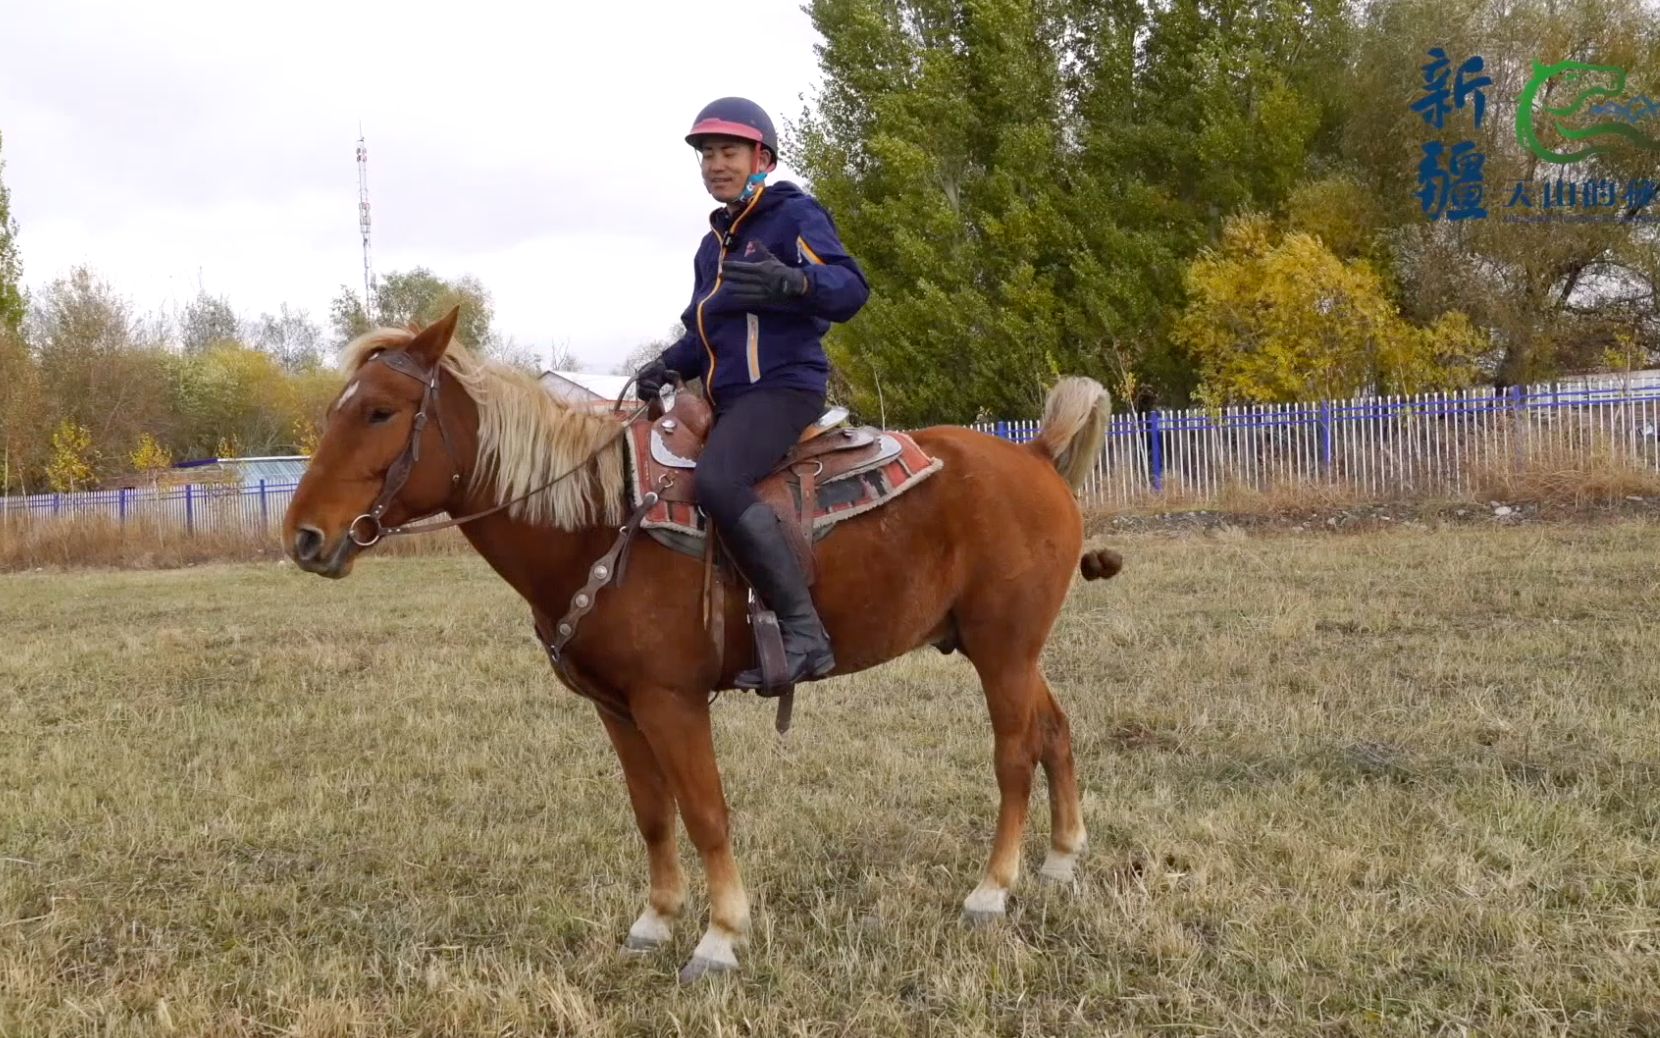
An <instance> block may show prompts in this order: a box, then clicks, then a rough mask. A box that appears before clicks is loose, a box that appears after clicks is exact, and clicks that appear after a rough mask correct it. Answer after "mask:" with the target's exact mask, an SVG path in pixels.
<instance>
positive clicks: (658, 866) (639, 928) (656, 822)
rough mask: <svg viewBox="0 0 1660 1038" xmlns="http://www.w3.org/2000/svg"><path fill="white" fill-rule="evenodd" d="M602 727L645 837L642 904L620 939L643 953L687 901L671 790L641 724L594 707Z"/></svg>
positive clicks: (628, 949)
mask: <svg viewBox="0 0 1660 1038" xmlns="http://www.w3.org/2000/svg"><path fill="white" fill-rule="evenodd" d="M599 715H600V720H602V721H604V722H605V731H606V733H607V734H609V735H610V736H611V745H612V746H614V747H616V750H617V759H618V760H620V761H622V768H623V779H624V780H625V781H626V782H627V783H628V798H629V800H630V801H632V802H633V804H634V821H635V822H636V823H638V824H639V826H640V835H641V836H642V837H644V838H645V841H646V859H647V861H648V862H649V864H650V869H651V890H650V892H649V893H648V894H647V895H646V907H645V910H644V911H642V912H641V913H640V917H639V918H638V919H636V920H634V925H633V926H631V927H629V928H628V937H627V939H626V940H624V941H623V952H624V953H625V954H644V953H646V952H650V951H654V950H656V949H657V948H659V947H661V946H662V945H663V944H664V943H666V942H667V941H668V939H669V938H670V936H672V932H671V927H672V926H673V924H674V920H675V919H677V918H678V917H679V916H680V908H681V906H682V905H683V904H685V901H686V877H685V875H684V874H682V873H681V871H680V860H679V858H678V857H677V856H676V854H675V846H674V821H675V815H674V792H673V791H672V790H671V789H670V788H669V781H668V778H667V776H665V775H664V774H663V769H662V768H661V767H659V766H658V763H657V756H656V754H654V753H653V752H652V749H651V744H650V743H648V742H647V741H646V738H645V736H644V735H642V734H641V733H640V729H638V728H636V727H635V726H634V725H633V724H631V723H630V722H628V721H625V720H620V719H618V718H615V717H612V716H610V715H609V714H607V713H606V712H605V711H604V710H601V711H600V712H599Z"/></svg>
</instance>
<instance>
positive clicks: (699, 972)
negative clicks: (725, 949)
mask: <svg viewBox="0 0 1660 1038" xmlns="http://www.w3.org/2000/svg"><path fill="white" fill-rule="evenodd" d="M736 972H738V964H737V963H735V962H721V961H720V960H719V959H706V958H704V957H702V956H701V955H694V956H692V961H691V962H688V963H686V965H684V966H682V967H681V968H680V983H682V984H696V983H697V982H698V981H700V980H702V979H703V978H704V977H714V976H718V975H720V974H722V973H736Z"/></svg>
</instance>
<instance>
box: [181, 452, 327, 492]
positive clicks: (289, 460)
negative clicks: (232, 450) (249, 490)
mask: <svg viewBox="0 0 1660 1038" xmlns="http://www.w3.org/2000/svg"><path fill="white" fill-rule="evenodd" d="M310 460H311V459H310V458H309V457H307V456H306V455H304V454H281V455H273V456H270V457H263V458H199V459H197V460H195V461H181V462H179V463H178V464H177V465H174V466H173V468H175V469H194V468H208V467H212V468H215V469H217V470H219V471H220V472H223V473H225V474H226V475H228V476H230V477H231V478H233V479H238V480H240V481H241V482H242V483H244V484H249V485H251V484H256V483H258V482H259V481H260V480H262V479H263V480H264V481H265V482H266V483H267V484H268V485H271V486H278V485H282V484H285V483H298V482H299V481H300V477H301V476H303V475H305V469H306V464H307V463H308V462H309V461H310Z"/></svg>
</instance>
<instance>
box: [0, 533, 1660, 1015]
mask: <svg viewBox="0 0 1660 1038" xmlns="http://www.w3.org/2000/svg"><path fill="white" fill-rule="evenodd" d="M1655 541H1656V532H1655V530H1654V528H1653V527H1650V526H1647V525H1641V524H1626V525H1618V526H1604V527H1599V528H1596V529H1574V528H1564V527H1532V528H1526V529H1509V530H1458V531H1448V532H1441V533H1435V534H1431V533H1428V532H1414V533H1395V534H1389V535H1373V536H1364V537H1362V536H1355V537H1344V538H1334V537H1323V536H1303V537H1299V536H1290V535H1285V536H1276V537H1272V538H1261V539H1256V538H1248V537H1244V536H1239V535H1231V536H1228V537H1216V538H1188V539H1182V540H1169V539H1164V538H1154V537H1141V538H1133V539H1120V540H1118V541H1116V542H1115V543H1114V547H1118V548H1121V549H1122V550H1123V551H1124V553H1125V556H1126V567H1125V571H1124V573H1123V574H1122V575H1120V576H1119V577H1118V578H1116V579H1115V580H1113V581H1110V582H1107V583H1104V584H1088V585H1080V586H1079V587H1078V588H1077V589H1076V590H1075V591H1074V593H1073V597H1072V600H1071V603H1070V606H1069V609H1068V611H1067V612H1066V613H1065V614H1064V616H1063V617H1062V621H1061V623H1060V625H1059V627H1058V629H1057V630H1056V632H1055V636H1054V639H1053V642H1052V645H1051V648H1050V650H1049V653H1048V656H1047V657H1046V668H1047V671H1048V673H1049V675H1050V678H1051V681H1052V683H1053V685H1054V686H1055V690H1056V693H1057V695H1058V696H1060V698H1061V699H1062V701H1063V702H1064V703H1065V704H1066V706H1067V707H1068V709H1069V710H1070V712H1071V714H1072V719H1073V728H1074V732H1075V736H1076V739H1077V755H1078V761H1079V769H1080V779H1081V781H1082V783H1083V787H1084V790H1085V811H1086V819H1087V821H1088V823H1089V826H1090V831H1091V844H1092V846H1091V853H1090V855H1089V856H1088V857H1087V858H1086V859H1085V860H1084V862H1083V864H1082V866H1081V877H1082V878H1081V881H1080V883H1079V884H1078V887H1077V889H1076V890H1072V891H1045V890H1040V889H1038V888H1037V887H1035V886H1034V885H1033V884H1032V883H1031V882H1030V879H1031V876H1030V875H1028V876H1027V877H1026V879H1025V880H1023V882H1022V885H1021V887H1020V888H1018V890H1017V892H1016V895H1015V898H1014V899H1013V902H1012V905H1011V912H1012V915H1011V919H1010V921H1009V923H1008V924H1007V925H1005V926H1003V927H1001V928H996V929H992V930H989V931H985V932H974V931H967V930H964V929H963V928H962V927H960V926H959V924H958V922H957V908H958V903H959V901H960V899H961V897H962V896H963V894H964V893H965V892H966V891H967V890H968V889H969V888H970V887H971V886H972V885H973V883H974V882H975V881H976V879H977V877H978V871H979V869H980V868H981V866H982V865H983V861H984V855H985V853H986V850H987V847H988V844H989V839H990V832H991V827H992V823H993V817H994V811H995V803H996V798H995V784H994V782H993V779H992V774H991V766H990V759H989V757H990V744H991V740H990V734H989V727H988V725H987V722H986V719H985V711H984V706H983V702H982V700H981V698H980V696H979V693H978V691H977V688H976V687H975V685H974V683H973V678H972V672H971V670H970V668H969V667H968V665H967V663H966V662H965V661H963V660H962V659H961V658H960V657H949V658H947V657H941V656H939V655H938V654H937V653H934V652H933V651H932V650H927V651H924V652H920V653H917V654H915V655H913V656H911V657H908V658H906V659H904V660H901V661H898V662H896V663H894V664H891V665H889V666H888V667H885V668H882V669H879V670H877V671H875V672H872V673H870V674H867V675H862V676H856V677H852V678H846V679H840V680H836V681H833V682H829V683H827V684H824V685H822V686H819V687H816V688H810V689H807V690H804V692H803V694H802V695H801V696H800V697H799V698H800V702H799V703H798V704H797V720H796V730H795V731H794V732H793V733H792V735H791V737H790V740H789V742H787V743H785V744H783V745H779V743H778V742H777V740H776V739H775V738H774V737H773V735H772V733H771V729H770V723H771V715H770V710H769V706H768V705H767V704H764V703H762V702H760V701H757V700H754V699H749V698H743V697H740V696H737V695H728V696H727V697H726V698H723V700H722V701H721V702H720V703H719V704H718V706H717V708H716V713H717V718H718V728H717V739H718V743H719V749H720V751H721V754H722V759H723V764H724V767H725V772H726V777H727V783H728V793H729V796H730V798H731V800H732V802H733V805H734V809H735V814H736V825H737V834H736V839H737V844H738V854H739V860H740V862H741V863H742V864H743V866H744V868H745V870H746V874H745V878H746V880H747V883H748V886H749V889H750V891H751V893H752V896H753V898H754V903H755V904H754V907H755V923H756V927H755V935H754V939H753V944H752V947H751V948H750V950H749V953H748V955H747V958H746V959H745V965H746V969H745V971H744V973H743V974H742V975H741V976H740V977H738V978H736V979H735V980H732V981H722V982H718V983H716V984H713V985H709V986H703V987H697V988H694V989H691V990H680V989H678V988H677V987H676V986H675V984H674V982H673V972H674V969H675V968H676V967H677V966H678V965H679V962H680V960H682V959H684V957H685V956H686V955H687V954H688V953H689V951H690V949H691V947H692V945H693V944H694V943H695V942H696V939H697V936H698V933H699V931H700V929H701V924H702V919H701V912H702V906H701V903H700V902H699V901H698V899H695V898H694V904H693V908H694V911H696V913H697V915H698V918H697V919H695V920H691V919H688V920H686V921H684V922H682V924H681V925H680V927H679V928H678V929H677V931H676V939H675V941H674V942H673V946H672V948H671V949H669V950H666V951H664V952H663V953H661V954H659V955H656V956H653V957H652V958H649V959H647V960H646V961H644V962H627V961H623V960H621V959H619V958H618V957H617V956H616V955H615V947H616V945H617V944H618V943H619V942H620V941H621V939H622V936H623V934H624V932H625V930H626V928H627V926H628V923H629V922H630V920H631V919H632V917H633V915H634V913H635V912H636V911H638V909H639V907H640V905H641V903H642V900H643V894H644V881H645V867H644V861H643V853H642V850H641V847H640V845H639V842H638V838H637V836H636V835H635V833H634V829H633V823H632V818H631V815H630V813H629V811H628V807H627V800H626V797H625V796H624V794H623V787H622V784H621V778H620V769H619V768H618V766H617V764H616V762H615V760H614V758H613V757H612V755H611V751H610V749H609V747H608V744H607V742H606V740H605V738H604V736H603V734H602V732H601V730H600V727H599V725H598V722H597V720H596V719H595V717H594V715H593V712H592V710H591V709H590V708H588V707H586V706H585V705H584V704H582V703H581V702H580V701H578V700H576V699H575V698H574V697H572V696H570V695H569V694H567V693H564V692H562V691H558V690H556V689H555V688H554V686H553V684H552V680H551V676H550V675H549V673H548V671H547V665H546V662H545V660H544V659H543V657H542V656H541V655H540V653H539V652H538V650H537V649H536V647H535V645H534V644H533V643H532V641H531V637H530V626H529V619H528V615H527V612H526V610H525V609H524V608H523V607H522V606H521V605H520V604H519V603H518V602H517V600H516V599H515V598H514V597H513V596H512V595H511V593H510V592H509V591H508V589H507V588H506V587H505V586H504V585H502V584H501V583H500V582H499V581H497V580H496V579H495V578H494V577H493V576H492V575H491V574H490V573H489V572H488V571H487V570H486V568H485V567H484V565H483V564H482V563H481V562H479V561H478V560H476V559H473V558H471V557H467V556H450V557H434V558H423V559H388V560H375V559H370V560H366V562H365V563H364V564H363V565H361V566H360V567H359V570H358V573H357V574H356V575H355V576H354V577H352V578H351V579H350V580H347V581H343V582H337V583H331V582H325V581H320V580H316V579H314V578H310V577H304V576H301V575H299V574H297V573H295V572H294V571H293V570H292V568H289V567H279V566H276V565H271V564H264V565H237V566H210V567H198V568H195V569H190V570H179V571H170V572H135V573H68V574H28V575H22V576H11V577H7V578H5V579H4V580H0V623H3V624H4V629H5V630H6V632H7V645H6V649H5V652H4V653H3V654H0V688H4V689H6V694H5V695H4V696H3V697H0V1034H5V1035H13V1034H15V1035H29V1036H36V1035H43V1036H44V1035H69V1034H91V1033H97V1034H106V1035H152V1034H155V1035H160V1034H215V1035H219V1034H224V1035H267V1034H289V1035H318V1036H322V1035H394V1034H396V1035H410V1034H415V1035H524V1034H583V1035H589V1034H598V1035H635V1034H682V1033H684V1034H710V1035H713V1034H723V1035H731V1034H755V1035H791V1034H802V1035H832V1034H835V1035H841V1034H907V1033H914V1034H935V1035H955V1034H963V1035H970V1034H996V1035H1028V1034H1029V1035H1039V1034H1042V1035H1054V1034H1107V1033H1111V1034H1148V1035H1151V1034H1169V1033H1176V1034H1198V1033H1232V1034H1240V1033H1260V1032H1270V1033H1317V1034H1399V1035H1418V1034H1425V1033H1449V1034H1450V1033H1464V1032H1466V1031H1469V1032H1479V1033H1488V1034H1518V1035H1519V1034H1528V1035H1532V1034H1540V1033H1574V1034H1585V1035H1593V1034H1594V1035H1606V1034H1620V1033H1629V1034H1644V1033H1654V1032H1655V1031H1656V1030H1660V1012H1657V1009H1656V1003H1655V997H1654V992H1655V991H1657V990H1660V931H1657V926H1660V924H1657V923H1656V919H1657V918H1660V854H1657V848H1656V846H1655V833H1656V832H1657V831H1660V830H1657V827H1660V801H1657V799H1656V796H1655V793H1654V790H1655V789H1656V784H1657V779H1660V752H1657V750H1656V747H1657V746H1660V705H1657V703H1656V700H1655V698H1654V695H1653V690H1654V689H1655V688H1656V687H1657V685H1660V681H1657V678H1660V668H1657V665H1656V664H1655V662H1654V660H1655V655H1654V653H1653V651H1652V646H1653V644H1654V643H1655V635H1656V631H1655V626H1656V625H1655V621H1654V619H1653V613H1652V608H1651V607H1652V603H1653V601H1654V600H1655V592H1656V587H1655V583H1656V582H1655V577H1654V572H1655V570H1654V567H1653V561H1652V560H1653V558H1654V544H1655ZM643 648H644V647H643ZM1034 809H1035V810H1034V824H1033V827H1032V830H1031V832H1030V833H1029V836H1028V841H1027V856H1026V861H1027V866H1028V868H1029V869H1031V870H1035V867H1036V865H1037V862H1038V861H1039V860H1040V857H1041V853H1042V848H1043V846H1044V843H1045V836H1046V833H1045V831H1044V830H1045V828H1046V825H1045V821H1044V819H1045V817H1046V815H1045V812H1044V811H1043V810H1042V793H1041V791H1036V792H1035V796H1034ZM686 858H687V861H688V864H693V862H692V856H691V855H690V853H689V852H686ZM694 869H695V866H694ZM693 875H694V876H695V875H696V873H695V871H694V873H693ZM696 886H697V884H695V883H694V889H695V888H696Z"/></svg>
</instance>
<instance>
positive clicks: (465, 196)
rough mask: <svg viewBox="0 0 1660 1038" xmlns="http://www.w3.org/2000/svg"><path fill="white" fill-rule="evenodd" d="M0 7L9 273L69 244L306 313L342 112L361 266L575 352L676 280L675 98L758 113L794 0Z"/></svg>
mask: <svg viewBox="0 0 1660 1038" xmlns="http://www.w3.org/2000/svg"><path fill="white" fill-rule="evenodd" d="M6 23H7V35H8V37H9V38H11V39H12V40H14V41H20V42H21V44H22V45H21V46H12V47H9V48H8V55H7V57H8V60H7V62H6V64H5V65H4V66H0V132H3V133H4V134H5V143H4V151H3V153H0V158H3V159H4V161H5V163H6V167H5V171H4V176H5V179H6V183H7V185H8V186H9V187H10V188H11V191H12V204H13V211H14V213H15V215H16V217H17V220H18V223H19V225H20V234H19V244H20V247H21V249H22V252H23V260H24V264H25V268H26V274H27V277H28V280H29V282H30V283H31V284H32V285H37V286H38V285H40V284H43V283H44V282H46V281H49V280H50V279H52V278H53V277H57V276H60V275H61V274H63V273H64V272H65V271H66V270H67V269H68V267H69V266H70V265H72V264H75V263H83V262H84V263H87V264H89V265H90V266H92V267H93V268H94V269H95V270H97V271H98V272H99V273H100V274H101V275H103V276H104V277H105V278H107V279H108V280H109V281H110V282H111V283H112V284H114V285H115V286H116V287H117V288H118V289H119V290H120V291H122V292H123V293H124V294H126V295H127V296H129V297H130V298H132V299H133V300H134V302H135V303H137V304H138V306H139V307H140V308H141V309H153V308H161V307H165V306H168V305H170V304H171V305H176V304H177V303H179V302H182V301H183V300H185V299H187V298H189V297H190V296H192V295H194V294H195V291H196V288H197V285H198V283H200V284H201V285H202V286H203V287H206V288H207V289H208V290H209V291H211V292H215V293H220V294H223V295H225V296H227V297H229V299H230V300H231V302H232V304H233V305H235V306H236V307H237V308H238V309H239V310H242V311H243V312H245V313H247V314H249V315H252V314H255V313H258V312H259V311H262V310H269V311H274V310H275V309H276V308H277V306H278V305H279V304H281V303H283V302H287V303H290V304H292V305H297V306H302V307H304V308H306V309H308V310H310V311H311V312H312V314H313V316H314V317H315V318H317V319H318V320H319V321H323V320H326V316H327V307H328V301H329V299H330V298H332V296H333V295H334V294H335V292H336V291H338V288H339V286H340V285H342V284H345V285H360V284H361V281H362V276H361V270H362V265H361V259H360V254H359V245H358V236H357V170H356V165H355V163H354V161H353V157H354V149H355V147H356V138H357V129H358V125H359V121H360V120H361V122H362V125H363V128H364V131H365V133H366V134H367V137H368V144H369V154H370V160H369V162H370V165H369V182H370V193H371V198H372V202H373V217H374V253H375V265H376V268H377V269H379V270H382V271H385V270H393V269H404V268H407V267H410V266H415V265H421V266H426V267H429V268H431V269H432V270H434V271H436V272H438V273H440V274H443V275H447V276H454V275H459V274H466V273H470V274H474V275H476V276H478V277H479V279H480V280H482V281H483V282H484V284H485V285H486V287H487V288H489V289H490V291H491V293H492V295H493V296H494V298H495V301H496V306H497V322H498V326H499V327H500V328H501V329H502V331H503V332H505V333H507V334H509V335H512V336H513V337H515V338H516V339H518V340H519V341H520V342H521V343H523V344H526V345H531V346H534V347H536V348H538V349H544V350H545V348H546V347H547V346H548V345H549V344H551V343H553V342H555V341H568V342H569V343H570V344H571V346H572V347H573V348H574V350H575V351H576V353H577V354H578V356H579V357H581V358H582V359H583V361H584V362H586V363H587V364H589V365H591V366H593V367H596V368H608V367H609V366H610V365H611V364H613V363H615V361H616V360H617V359H619V358H620V357H621V356H622V354H623V353H625V352H626V351H627V350H628V349H629V348H630V347H631V346H633V345H634V344H636V343H638V342H640V341H642V340H644V339H648V338H656V337H659V336H661V335H662V334H663V332H664V331H665V330H666V329H667V327H668V326H669V325H671V324H672V323H673V322H674V321H675V319H676V318H677V317H678V316H679V314H680V312H681V310H682V308H683V307H684V306H685V304H686V299H687V297H688V295H689V294H690V290H691V284H690V278H691V257H692V252H693V250H694V249H695V248H696V245H697V242H698V240H699V238H700V237H701V236H702V234H703V231H704V229H705V227H706V224H705V219H706V217H707V214H708V211H709V209H710V208H711V207H712V205H713V203H712V202H711V201H710V200H709V198H708V196H707V195H705V194H704V193H703V191H702V188H701V185H700V184H699V182H698V177H697V172H696V166H695V164H694V160H693V158H692V156H691V152H690V150H689V149H688V148H687V147H686V146H685V144H684V143H683V141H682V140H681V138H682V136H683V135H684V133H685V130H686V128H687V126H689V125H690V123H691V120H692V117H693V116H694V115H695V114H696V112H697V109H698V108H699V107H700V106H701V105H702V104H703V103H704V102H706V101H708V100H710V99H712V98H715V97H718V96H721V95H723V94H744V95H746V96H749V97H752V98H754V99H755V100H756V101H758V102H760V103H761V104H762V105H763V106H765V107H766V108H767V109H768V110H769V111H770V112H771V113H772V116H773V119H774V121H775V122H777V123H778V124H779V125H780V127H781V128H782V126H783V124H784V122H785V120H787V119H794V118H796V117H797V116H798V115H799V114H800V112H801V110H802V108H803V106H804V104H805V102H804V99H803V95H804V94H805V93H806V92H807V91H808V90H809V89H810V85H811V84H812V83H814V82H816V80H817V71H816V68H817V65H816V59H815V57H814V54H813V44H814V42H815V40H816V34H815V33H814V31H813V29H812V26H811V24H810V23H809V22H808V20H807V17H806V15H805V14H803V13H802V12H801V10H800V9H799V6H798V4H797V2H796V0H755V2H751V3H748V4H745V5H743V6H742V7H741V8H734V9H730V10H723V9H721V8H718V7H708V6H705V5H693V4H684V3H679V2H675V0H645V2H638V3H633V4H629V5H626V6H624V5H617V4H609V5H599V4H584V5H545V6H542V7H539V8H530V7H528V6H525V5H520V4H508V3H502V2H494V0H486V2H471V3H453V2H452V3H433V2H430V0H420V2H400V3H391V2H388V0H374V2H372V3H357V4H341V3H323V2H319V0H297V2H291V3H288V4H284V5H282V6H280V7H278V8H258V9H254V8H248V7H246V6H245V5H234V4H224V3H222V2H218V0H169V2H166V3H159V4H127V3H115V2H112V0H102V2H94V0H59V2H56V3H53V4H41V5H27V6H25V5H17V9H15V10H12V11H9V12H8V13H7V16H6ZM780 176H783V177H785V178H790V177H793V174H792V173H791V171H789V170H787V169H785V170H782V171H781V172H780Z"/></svg>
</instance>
